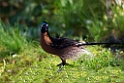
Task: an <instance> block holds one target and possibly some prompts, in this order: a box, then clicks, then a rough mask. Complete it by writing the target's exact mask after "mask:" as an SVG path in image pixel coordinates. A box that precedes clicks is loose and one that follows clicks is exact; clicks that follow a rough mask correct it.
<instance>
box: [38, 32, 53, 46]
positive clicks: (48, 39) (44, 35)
mask: <svg viewBox="0 0 124 83" xmlns="http://www.w3.org/2000/svg"><path fill="white" fill-rule="evenodd" d="M40 41H41V42H42V43H45V44H48V45H49V44H50V43H52V41H51V36H50V35H49V33H48V32H45V33H41V37H40Z"/></svg>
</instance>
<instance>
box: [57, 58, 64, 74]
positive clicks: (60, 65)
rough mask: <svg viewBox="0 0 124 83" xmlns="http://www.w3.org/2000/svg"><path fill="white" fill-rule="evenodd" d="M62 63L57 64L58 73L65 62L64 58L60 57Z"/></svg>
mask: <svg viewBox="0 0 124 83" xmlns="http://www.w3.org/2000/svg"><path fill="white" fill-rule="evenodd" d="M61 60H62V63H60V64H58V65H57V66H59V70H58V71H57V72H58V73H59V72H60V71H61V70H62V68H63V67H64V65H65V64H66V60H64V59H61Z"/></svg>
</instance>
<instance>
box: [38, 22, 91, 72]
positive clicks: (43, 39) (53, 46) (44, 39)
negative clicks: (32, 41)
mask: <svg viewBox="0 0 124 83" xmlns="http://www.w3.org/2000/svg"><path fill="white" fill-rule="evenodd" d="M40 45H41V47H42V48H43V50H44V51H46V52H47V53H50V54H54V55H57V56H59V57H60V59H61V60H62V63H60V64H58V66H60V69H59V70H58V72H59V71H61V70H62V68H63V66H64V65H65V64H66V59H70V58H76V57H78V56H79V55H84V54H87V55H89V56H90V57H91V56H92V54H91V53H90V52H89V51H87V50H86V49H85V46H83V45H82V42H77V41H75V40H72V39H69V38H62V37H59V38H53V37H51V36H50V34H49V32H48V24H47V23H46V22H43V23H42V25H41V33H40Z"/></svg>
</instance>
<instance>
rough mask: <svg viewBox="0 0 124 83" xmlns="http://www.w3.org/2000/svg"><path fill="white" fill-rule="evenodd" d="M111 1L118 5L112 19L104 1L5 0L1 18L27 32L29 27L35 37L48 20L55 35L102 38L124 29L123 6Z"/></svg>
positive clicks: (112, 7) (96, 39) (114, 8)
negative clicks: (41, 25)
mask: <svg viewBox="0 0 124 83" xmlns="http://www.w3.org/2000/svg"><path fill="white" fill-rule="evenodd" d="M111 2H112V3H114V4H113V6H111V5H110V8H111V9H110V11H109V12H112V17H111V18H109V17H108V15H107V12H106V10H107V9H106V1H103V0H78V1H75V0H54V1H49V0H41V1H39V0H28V1H24V0H16V1H15V0H13V1H9V0H1V6H0V10H1V12H0V17H1V19H2V21H4V23H10V24H11V25H15V24H18V25H19V28H21V29H23V30H24V31H25V30H27V27H28V28H29V33H30V34H28V35H29V36H30V37H31V36H34V37H33V38H36V37H37V36H36V33H37V31H36V27H38V26H39V25H40V24H41V22H42V21H44V20H45V21H47V22H48V23H49V24H50V33H51V34H52V35H53V36H55V35H56V34H59V35H60V36H66V37H68V36H69V37H70V36H73V38H76V39H82V37H83V38H87V37H88V39H90V40H91V41H92V40H95V41H100V40H103V39H104V38H106V37H107V36H110V35H111V34H114V35H116V36H118V35H119V36H121V35H122V34H120V31H121V32H123V24H124V23H123V19H122V18H123V14H122V13H123V8H122V7H120V6H119V5H116V3H115V2H114V1H111ZM113 31H114V32H113ZM77 36H78V38H77Z"/></svg>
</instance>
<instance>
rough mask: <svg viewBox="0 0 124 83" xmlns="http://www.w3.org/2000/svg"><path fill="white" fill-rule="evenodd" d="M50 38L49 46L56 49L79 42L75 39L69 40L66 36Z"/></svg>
mask: <svg viewBox="0 0 124 83" xmlns="http://www.w3.org/2000/svg"><path fill="white" fill-rule="evenodd" d="M51 40H52V43H51V44H50V45H51V47H53V48H56V49H62V48H66V47H68V46H73V45H76V44H77V43H79V42H77V41H75V40H71V39H68V38H51Z"/></svg>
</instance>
